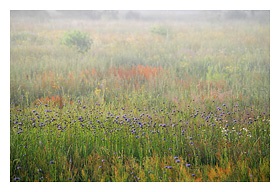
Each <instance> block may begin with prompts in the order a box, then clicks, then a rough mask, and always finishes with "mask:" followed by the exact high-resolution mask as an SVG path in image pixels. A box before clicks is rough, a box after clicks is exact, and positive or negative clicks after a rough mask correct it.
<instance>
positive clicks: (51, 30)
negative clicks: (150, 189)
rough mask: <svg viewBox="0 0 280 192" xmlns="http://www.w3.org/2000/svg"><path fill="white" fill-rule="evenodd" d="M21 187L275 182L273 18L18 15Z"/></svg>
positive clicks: (14, 36) (14, 174) (14, 80)
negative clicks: (31, 184) (272, 179)
mask: <svg viewBox="0 0 280 192" xmlns="http://www.w3.org/2000/svg"><path fill="white" fill-rule="evenodd" d="M10 181H12V182H14V181H17V182H25V181H31V182H36V181H46V182H55V181H59V182H64V181H69V182H76V181H83V182H85V181H89V182H161V181H162V182H206V181H214V182H221V181H237V182H243V181H248V182H262V181H266V182H269V181H270V12H269V11H254V10H247V11H223V10H221V11H140V10H139V11H130V10H127V11H117V10H111V11H109V10H107V11H102V10H96V11H93V10H84V11H60V10H56V11H55V10H51V11H11V12H10Z"/></svg>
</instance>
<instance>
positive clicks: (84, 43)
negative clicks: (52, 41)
mask: <svg viewBox="0 0 280 192" xmlns="http://www.w3.org/2000/svg"><path fill="white" fill-rule="evenodd" d="M62 44H63V45H66V46H68V47H75V48H76V49H77V51H78V52H79V53H85V52H87V51H88V50H89V49H90V48H91V44H92V39H91V38H90V36H89V35H88V34H87V33H84V32H81V31H77V30H75V31H69V32H66V33H65V34H64V36H63V38H62Z"/></svg>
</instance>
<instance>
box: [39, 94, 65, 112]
mask: <svg viewBox="0 0 280 192" xmlns="http://www.w3.org/2000/svg"><path fill="white" fill-rule="evenodd" d="M34 103H35V105H42V104H43V105H44V104H51V105H54V106H59V108H60V109H62V108H63V98H62V96H59V95H55V96H51V97H42V98H39V99H37V100H36V101H35V102H34Z"/></svg>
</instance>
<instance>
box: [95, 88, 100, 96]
mask: <svg viewBox="0 0 280 192" xmlns="http://www.w3.org/2000/svg"><path fill="white" fill-rule="evenodd" d="M100 92H101V89H98V88H95V91H94V93H95V95H97V96H99V94H100Z"/></svg>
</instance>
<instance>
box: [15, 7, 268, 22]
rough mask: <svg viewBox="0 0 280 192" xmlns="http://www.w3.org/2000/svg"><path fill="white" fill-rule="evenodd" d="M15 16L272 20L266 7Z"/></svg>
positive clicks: (53, 12)
mask: <svg viewBox="0 0 280 192" xmlns="http://www.w3.org/2000/svg"><path fill="white" fill-rule="evenodd" d="M13 18H17V19H20V18H30V19H35V20H42V21H45V20H52V19H83V20H84V19H87V20H135V21H138V20H142V21H166V20H169V21H227V20H256V21H259V22H262V23H269V21H270V12H269V11H266V10H263V11H261V10H260V11H259V10H227V11H223V10H216V11H208V10H205V11H195V10H189V11H188V10H186V11H183V10H180V11H179V10H178V11H164V10H160V11H145V10H132V11H131V10H122V11H118V10H82V11H79V10H49V11H43V10H42V11H39V10H24V11H11V19H13Z"/></svg>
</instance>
